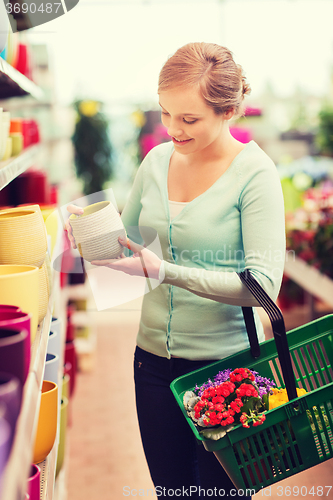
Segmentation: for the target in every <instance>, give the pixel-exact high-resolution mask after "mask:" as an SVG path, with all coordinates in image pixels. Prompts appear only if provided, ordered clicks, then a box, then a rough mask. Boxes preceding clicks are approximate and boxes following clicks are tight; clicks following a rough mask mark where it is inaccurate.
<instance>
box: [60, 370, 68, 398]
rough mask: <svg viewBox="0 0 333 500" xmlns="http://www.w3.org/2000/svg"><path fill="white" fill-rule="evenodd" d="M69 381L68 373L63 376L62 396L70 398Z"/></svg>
mask: <svg viewBox="0 0 333 500" xmlns="http://www.w3.org/2000/svg"><path fill="white" fill-rule="evenodd" d="M69 381H70V376H69V375H68V373H66V374H65V375H64V376H63V378H62V390H61V397H62V398H65V399H69Z"/></svg>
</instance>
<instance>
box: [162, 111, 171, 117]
mask: <svg viewBox="0 0 333 500" xmlns="http://www.w3.org/2000/svg"><path fill="white" fill-rule="evenodd" d="M161 113H162V115H165V116H169V113H166V112H165V111H161Z"/></svg>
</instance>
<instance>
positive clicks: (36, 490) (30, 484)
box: [27, 464, 40, 500]
mask: <svg viewBox="0 0 333 500" xmlns="http://www.w3.org/2000/svg"><path fill="white" fill-rule="evenodd" d="M27 494H28V495H29V498H30V500H40V468H39V467H38V465H36V464H31V467H30V473H29V477H28V481H27Z"/></svg>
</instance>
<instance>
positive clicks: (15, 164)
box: [0, 144, 41, 191]
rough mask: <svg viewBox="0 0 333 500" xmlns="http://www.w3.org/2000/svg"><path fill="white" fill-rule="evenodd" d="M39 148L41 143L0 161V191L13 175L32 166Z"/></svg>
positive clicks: (15, 175) (13, 177)
mask: <svg viewBox="0 0 333 500" xmlns="http://www.w3.org/2000/svg"><path fill="white" fill-rule="evenodd" d="M40 150H41V145H40V144H35V145H34V146H30V147H28V148H26V149H24V150H23V151H22V153H21V154H19V155H17V156H13V157H12V158H10V159H9V160H7V161H3V162H0V191H1V189H3V188H4V187H6V186H7V184H9V183H10V182H11V181H12V180H13V179H15V177H17V176H18V175H20V174H22V172H24V171H25V170H27V168H29V167H31V166H32V164H33V162H34V161H35V159H36V157H37V155H38V154H39V152H40Z"/></svg>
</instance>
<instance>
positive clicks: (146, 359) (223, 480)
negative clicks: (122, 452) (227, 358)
mask: <svg viewBox="0 0 333 500" xmlns="http://www.w3.org/2000/svg"><path fill="white" fill-rule="evenodd" d="M215 361H216V360H215ZM211 362H213V361H190V360H186V359H181V358H171V359H167V358H163V357H160V356H155V355H154V354H151V353H148V352H146V351H144V350H142V349H140V348H139V347H137V348H136V351H135V356H134V377H135V393H136V405H137V413H138V421H139V426H140V432H141V439H142V443H143V448H144V452H145V455H146V459H147V463H148V467H149V470H150V474H151V478H152V480H153V483H154V486H155V489H156V495H157V496H160V497H162V498H163V497H166V498H170V497H174V498H175V497H180V498H187V497H188V498H191V499H192V500H193V499H195V500H197V499H201V498H223V497H225V498H228V497H229V498H242V499H243V500H244V499H247V500H249V499H250V498H251V497H245V496H243V495H242V493H243V492H242V491H239V494H238V493H237V488H236V487H235V486H234V484H233V483H232V482H231V480H230V479H229V476H228V475H227V474H226V473H225V471H224V469H223V468H222V466H221V464H220V463H219V462H218V460H217V459H216V458H215V456H214V454H213V453H211V452H208V451H206V450H205V448H204V447H203V445H202V444H199V443H198V442H197V440H196V439H195V436H194V434H193V432H192V430H191V428H190V426H189V425H188V423H187V422H186V419H185V418H184V415H183V414H182V412H181V409H180V408H179V406H178V404H177V402H176V399H175V398H174V396H173V394H172V392H171V389H170V384H171V382H172V381H173V380H174V379H175V378H177V377H179V376H181V375H184V374H185V373H188V372H190V371H193V370H196V369H198V368H201V367H202V366H206V365H207V364H209V363H211ZM244 495H245V492H244Z"/></svg>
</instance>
